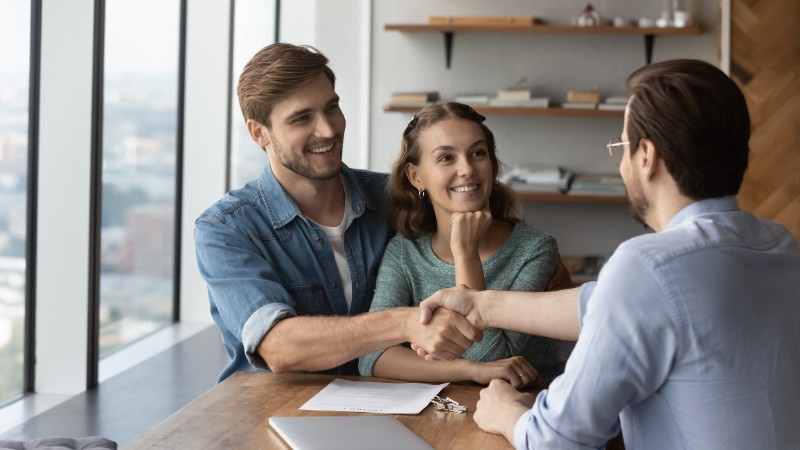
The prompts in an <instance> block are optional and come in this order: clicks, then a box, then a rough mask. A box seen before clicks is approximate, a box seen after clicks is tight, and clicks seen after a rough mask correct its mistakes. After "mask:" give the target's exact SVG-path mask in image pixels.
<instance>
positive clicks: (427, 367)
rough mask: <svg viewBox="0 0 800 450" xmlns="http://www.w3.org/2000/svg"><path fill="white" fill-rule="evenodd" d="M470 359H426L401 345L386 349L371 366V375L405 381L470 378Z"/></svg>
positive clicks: (428, 381)
mask: <svg viewBox="0 0 800 450" xmlns="http://www.w3.org/2000/svg"><path fill="white" fill-rule="evenodd" d="M470 364H472V361H467V360H464V359H455V360H452V361H442V360H436V361H426V360H425V359H424V358H420V357H419V356H418V355H417V354H416V352H414V351H413V350H411V349H408V348H406V347H402V346H395V347H392V348H389V349H386V351H385V352H383V354H382V355H381V356H380V357H379V358H378V360H377V361H376V362H375V365H374V366H373V367H372V375H373V376H376V377H383V378H394V379H397V380H406V381H421V382H426V383H446V382H452V381H463V380H470V379H471V376H470V371H469V368H470Z"/></svg>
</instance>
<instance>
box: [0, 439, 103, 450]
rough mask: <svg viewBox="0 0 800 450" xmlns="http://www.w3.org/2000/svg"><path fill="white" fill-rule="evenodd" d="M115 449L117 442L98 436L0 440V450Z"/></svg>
mask: <svg viewBox="0 0 800 450" xmlns="http://www.w3.org/2000/svg"><path fill="white" fill-rule="evenodd" d="M34 449H36V450H117V443H116V442H114V441H110V440H108V439H106V438H104V437H100V436H87V437H82V438H76V439H73V438H65V437H43V438H38V439H31V440H28V441H3V440H0V450H34Z"/></svg>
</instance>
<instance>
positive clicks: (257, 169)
mask: <svg viewBox="0 0 800 450" xmlns="http://www.w3.org/2000/svg"><path fill="white" fill-rule="evenodd" d="M235 8H236V9H235V11H234V25H233V29H234V36H233V68H232V70H233V73H232V74H231V80H232V81H233V86H232V90H231V93H232V95H231V102H232V105H231V174H230V179H231V185H230V186H229V188H230V189H237V188H240V187H242V186H244V184H245V183H247V182H248V181H251V180H255V179H256V178H258V175H259V174H260V173H261V169H263V168H264V164H266V162H267V155H266V153H264V150H263V149H262V150H259V148H258V145H256V143H254V142H253V140H252V139H251V138H250V135H249V134H248V132H247V128H246V127H245V124H244V119H243V118H242V110H241V108H240V107H239V98H238V96H237V95H236V85H237V83H238V82H239V75H240V74H241V73H242V69H243V68H244V65H245V64H247V61H249V60H250V58H251V57H252V56H253V55H254V54H256V52H257V51H259V50H261V49H262V48H263V47H265V46H267V45H269V44H271V43H273V42H275V16H276V4H275V0H267V1H265V0H239V1H237V2H236V7H235ZM254 17H257V18H258V20H253V18H254Z"/></svg>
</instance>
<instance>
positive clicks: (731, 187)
mask: <svg viewBox="0 0 800 450" xmlns="http://www.w3.org/2000/svg"><path fill="white" fill-rule="evenodd" d="M627 83H628V88H629V90H630V93H631V99H630V101H629V103H628V106H627V109H626V111H625V121H624V126H623V129H622V135H621V136H620V138H619V139H612V141H611V142H609V144H608V150H609V153H610V155H611V157H612V159H613V160H614V161H615V162H616V163H617V164H619V170H620V174H621V175H622V178H623V180H624V182H625V186H626V188H627V192H628V199H629V204H630V209H631V213H632V215H633V216H634V218H635V219H637V220H639V221H641V222H643V223H645V224H646V225H648V226H649V227H650V228H652V229H653V230H655V231H656V233H650V234H646V235H642V236H638V237H635V238H633V239H630V240H628V241H626V242H624V243H622V244H621V245H620V246H619V247H618V248H617V250H616V252H615V253H614V255H613V256H612V257H611V258H610V259H609V261H608V262H607V263H606V265H605V267H604V268H603V270H602V271H601V273H600V276H599V278H598V280H597V281H596V282H592V283H587V284H584V285H583V286H581V287H580V288H576V289H571V290H566V291H559V292H554V293H521V292H517V293H510V292H492V291H483V292H473V291H468V290H466V289H449V290H445V291H440V292H438V293H437V294H435V295H434V296H432V297H431V298H429V299H428V300H426V301H425V302H423V304H422V306H423V322H424V321H425V319H426V314H428V313H430V312H431V310H432V309H434V308H436V307H440V306H441V307H446V308H449V309H454V310H456V311H458V312H460V313H462V314H464V315H465V316H466V317H467V318H468V319H469V320H470V321H471V322H472V323H473V324H475V325H476V327H478V328H480V329H485V328H488V327H497V328H506V329H513V330H517V331H522V332H527V333H532V334H539V335H544V336H550V337H554V338H560V339H568V340H574V339H577V344H576V346H575V349H574V351H573V353H572V355H571V356H570V359H569V361H568V362H567V367H566V370H565V372H564V374H563V375H562V376H560V377H558V378H556V379H555V380H554V381H553V383H552V384H551V385H550V387H549V389H547V390H544V391H542V392H540V393H539V394H538V396H537V397H536V398H534V397H532V396H531V395H529V394H527V393H520V392H518V391H516V390H515V389H514V388H512V387H511V386H510V385H509V384H508V383H506V382H503V381H500V380H494V381H492V383H491V384H490V386H489V387H488V388H487V389H485V390H483V391H482V392H481V400H480V401H479V402H478V408H477V411H476V412H475V421H476V422H477V423H478V425H479V426H480V427H481V428H483V429H484V430H486V431H489V432H493V433H498V434H503V435H504V436H505V437H506V438H507V439H508V440H509V441H510V442H512V443H513V444H514V445H515V446H516V447H517V448H559V449H572V448H575V449H577V448H581V449H584V448H600V447H602V446H603V445H604V443H605V442H607V441H608V440H609V439H610V438H612V437H613V436H615V435H616V434H617V433H618V432H619V431H620V429H621V430H622V434H623V437H624V440H625V447H626V448H627V449H676V448H685V449H721V448H725V449H756V448H757V449H787V448H798V447H797V446H798V443H800V426H798V422H797V418H798V417H800V382H799V380H800V294H799V293H800V246H799V245H798V242H797V241H796V240H795V238H794V237H793V236H792V235H791V234H790V233H789V232H788V231H787V230H786V228H785V227H783V226H782V225H779V224H777V223H773V222H769V221H766V220H761V219H759V218H757V217H755V216H754V215H752V214H750V213H747V212H744V211H740V210H739V208H738V205H737V202H736V197H735V195H736V194H737V192H738V191H739V186H740V184H741V182H742V178H743V175H744V172H745V169H746V168H747V160H748V141H749V137H750V118H749V113H748V111H747V105H746V103H745V99H744V97H743V95H742V93H741V92H740V91H739V89H738V88H737V86H736V85H735V84H734V83H733V81H732V80H730V79H729V78H728V77H727V76H726V75H725V74H724V73H723V72H721V71H720V70H718V69H717V68H715V67H714V66H712V65H710V64H708V63H705V62H701V61H695V60H676V61H667V62H662V63H658V64H652V65H649V66H646V67H644V68H642V69H639V70H638V71H636V72H634V73H633V74H631V75H630V76H629V77H628V81H627ZM579 335H580V338H579V339H578V337H579ZM418 353H420V354H424V351H422V350H418ZM429 358H430V357H429Z"/></svg>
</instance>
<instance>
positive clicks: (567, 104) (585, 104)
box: [561, 102, 597, 109]
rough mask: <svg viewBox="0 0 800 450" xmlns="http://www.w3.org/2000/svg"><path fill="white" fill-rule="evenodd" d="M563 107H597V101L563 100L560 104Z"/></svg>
mask: <svg viewBox="0 0 800 450" xmlns="http://www.w3.org/2000/svg"><path fill="white" fill-rule="evenodd" d="M561 107H562V108H564V109H597V103H590V102H564V103H562V104H561Z"/></svg>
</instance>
